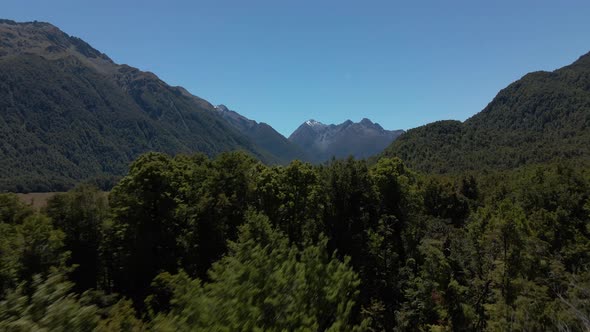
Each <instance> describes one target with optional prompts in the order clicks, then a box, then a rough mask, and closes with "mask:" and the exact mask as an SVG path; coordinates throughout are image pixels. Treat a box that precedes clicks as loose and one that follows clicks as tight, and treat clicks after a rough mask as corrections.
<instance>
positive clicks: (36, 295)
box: [0, 271, 143, 331]
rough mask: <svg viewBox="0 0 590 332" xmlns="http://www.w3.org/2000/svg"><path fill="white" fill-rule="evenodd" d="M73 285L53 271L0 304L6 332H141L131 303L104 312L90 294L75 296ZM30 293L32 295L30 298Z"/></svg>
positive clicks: (36, 279)
mask: <svg viewBox="0 0 590 332" xmlns="http://www.w3.org/2000/svg"><path fill="white" fill-rule="evenodd" d="M73 286H74V285H73V284H72V283H71V282H68V281H67V280H66V279H65V278H64V276H63V275H62V274H60V273H58V272H56V271H52V272H51V273H50V274H49V275H48V277H47V278H46V279H44V278H41V277H40V276H35V277H34V278H33V282H32V284H31V285H30V286H28V287H23V286H22V285H21V286H19V287H18V288H17V289H16V290H15V291H14V292H11V293H9V294H8V295H7V296H6V297H5V299H4V300H2V301H0V329H1V330H3V331H142V330H143V327H142V325H143V324H142V323H141V321H139V320H138V319H137V318H135V312H134V311H133V309H132V308H131V307H130V304H129V302H128V301H124V300H121V301H119V302H117V303H115V304H114V305H112V306H109V307H106V308H101V307H99V306H98V305H96V304H95V303H93V302H94V301H93V298H92V296H91V295H90V294H88V293H85V294H83V295H82V296H78V295H76V294H75V293H72V292H71V291H72V288H73ZM29 293H30V295H29Z"/></svg>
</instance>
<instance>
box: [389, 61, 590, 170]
mask: <svg viewBox="0 0 590 332" xmlns="http://www.w3.org/2000/svg"><path fill="white" fill-rule="evenodd" d="M384 155H386V156H398V157H400V158H401V159H403V160H404V161H406V162H407V163H408V165H410V166H411V167H414V168H416V169H417V170H421V171H426V172H436V173H451V172H458V171H465V170H481V169H510V168H515V167H518V166H522V165H527V164H533V163H542V162H547V161H556V160H571V159H576V160H580V161H581V162H586V161H588V160H589V159H590V54H586V55H584V56H582V57H580V58H579V59H578V60H577V61H576V62H574V63H573V64H571V65H569V66H566V67H563V68H561V69H558V70H556V71H553V72H535V73H530V74H527V75H525V76H524V77H523V78H522V79H520V80H518V81H516V82H514V83H512V84H511V85H509V86H508V87H507V88H505V89H504V90H502V91H500V92H499V93H498V95H497V96H496V97H495V98H494V100H492V102H490V104H489V105H488V106H487V107H486V108H485V109H484V110H483V111H481V112H480V113H478V114H476V115H474V116H473V117H471V118H470V119H468V120H466V121H465V122H464V123H461V122H458V121H440V122H435V123H431V124H428V125H425V126H422V127H419V128H416V129H412V130H409V131H408V132H407V133H406V134H404V135H402V136H400V138H399V139H398V140H396V141H395V142H394V143H393V144H392V145H391V146H389V147H388V148H387V149H386V151H385V152H384Z"/></svg>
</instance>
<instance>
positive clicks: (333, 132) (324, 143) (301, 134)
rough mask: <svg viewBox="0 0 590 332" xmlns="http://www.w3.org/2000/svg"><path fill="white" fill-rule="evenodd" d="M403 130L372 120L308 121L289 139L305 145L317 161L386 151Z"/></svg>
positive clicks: (367, 155) (356, 156) (305, 149)
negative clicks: (336, 122) (329, 122)
mask: <svg viewBox="0 0 590 332" xmlns="http://www.w3.org/2000/svg"><path fill="white" fill-rule="evenodd" d="M402 133H403V130H385V129H383V128H382V127H381V126H380V125H379V124H377V123H373V122H372V121H371V120H369V119H362V120H361V121H360V122H358V123H355V122H352V121H350V120H347V121H345V122H343V123H341V124H339V125H334V124H331V125H326V124H323V123H321V122H318V121H315V120H308V121H306V122H304V123H303V124H302V125H301V126H299V128H297V129H296V130H295V131H294V132H293V133H292V134H291V136H289V141H291V142H293V143H295V144H296V145H298V146H299V147H301V148H302V149H303V150H304V151H305V152H306V153H307V154H308V155H309V156H310V158H311V159H312V160H313V161H315V162H323V161H326V160H329V159H330V158H332V157H336V158H346V157H348V156H354V157H355V158H366V157H369V156H372V155H375V154H378V153H380V152H381V151H383V149H384V148H385V147H387V146H388V145H389V144H391V142H393V141H394V140H395V139H396V138H397V137H399V136H400V135H401V134H402Z"/></svg>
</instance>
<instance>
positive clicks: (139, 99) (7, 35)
mask: <svg viewBox="0 0 590 332" xmlns="http://www.w3.org/2000/svg"><path fill="white" fill-rule="evenodd" d="M235 149H240V150H245V151H248V152H250V153H251V154H253V155H254V156H256V157H258V158H260V159H262V160H264V161H268V162H276V161H278V160H279V159H280V158H278V157H276V156H273V155H272V153H270V152H268V151H265V150H264V149H262V148H260V147H257V146H256V144H254V143H253V142H252V140H251V139H250V138H248V137H247V136H246V135H244V134H242V133H240V131H239V130H236V129H235V128H234V127H233V126H231V125H229V124H228V123H227V122H226V121H225V120H223V118H222V117H220V116H219V114H218V112H217V111H216V109H215V107H214V106H213V105H211V104H210V103H209V102H207V101H206V100H203V99H201V98H198V97H196V96H193V95H191V94H190V93H188V92H187V91H186V90H185V89H183V88H181V87H173V86H169V85H168V84H166V83H165V82H163V81H162V80H160V79H159V78H158V77H157V76H156V75H154V74H153V73H150V72H143V71H140V70H138V69H136V68H133V67H130V66H128V65H119V64H116V63H114V62H113V61H112V60H111V59H110V58H109V57H108V56H107V55H105V54H103V53H101V52H99V51H98V50H96V49H94V48H92V47H91V46H90V45H88V44H87V43H86V42H84V41H83V40H81V39H79V38H76V37H72V36H69V35H67V34H66V33H64V32H62V31H61V30H59V29H58V28H57V27H55V26H53V25H51V24H49V23H40V22H28V23H16V22H14V21H9V20H0V191H54V190H64V189H66V188H68V187H71V186H72V185H74V184H75V183H78V182H79V181H81V180H87V179H94V180H97V181H99V180H100V181H109V179H111V178H112V177H113V176H118V175H122V174H124V173H125V172H126V169H127V165H128V164H129V162H130V161H132V160H133V159H134V158H136V157H137V156H138V155H139V154H141V153H144V152H146V151H152V150H154V151H162V152H166V153H169V154H177V153H193V152H196V151H200V152H203V153H205V154H207V155H214V154H217V153H219V152H222V151H228V150H235Z"/></svg>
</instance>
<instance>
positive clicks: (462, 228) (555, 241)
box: [0, 152, 590, 331]
mask: <svg viewBox="0 0 590 332" xmlns="http://www.w3.org/2000/svg"><path fill="white" fill-rule="evenodd" d="M589 263H590V174H589V173H588V169H587V168H581V167H574V166H566V165H563V164H558V163H555V164H546V165H537V166H527V167H524V168H520V169H516V170H512V171H497V172H489V173H486V174H483V173H480V174H475V175H458V176H452V177H451V176H432V175H425V174H421V173H418V172H415V171H413V170H411V169H409V168H408V167H406V166H405V165H404V163H403V162H402V161H401V160H400V159H397V158H382V159H380V160H379V161H378V162H376V163H375V164H371V165H369V164H367V163H366V162H365V161H359V160H353V159H348V160H334V161H332V162H330V163H328V164H326V165H321V166H312V165H310V164H306V163H301V162H297V161H295V162H292V163H291V164H289V165H287V166H266V165H264V164H262V163H260V162H258V161H256V160H255V159H253V158H251V157H249V156H248V155H246V154H244V153H239V152H234V153H225V154H222V155H220V156H218V157H216V158H215V159H209V158H208V157H206V156H205V155H191V156H187V155H178V156H176V157H170V156H168V155H165V154H160V153H148V154H144V155H142V156H141V157H140V158H138V159H137V160H136V161H135V162H134V163H133V164H132V165H131V166H130V170H129V173H128V174H127V175H126V176H125V177H124V178H123V179H122V180H121V181H120V182H118V184H117V185H116V186H115V188H114V189H113V190H112V191H111V192H110V193H108V194H105V193H104V192H102V191H100V190H98V189H97V188H95V187H92V186H89V185H81V186H78V187H77V188H75V189H73V190H72V191H70V192H68V193H64V194H58V195H56V196H54V197H53V198H51V199H50V200H49V201H48V203H47V206H46V207H45V208H43V209H42V210H41V211H35V210H33V209H32V208H31V207H29V206H27V205H24V204H23V203H22V202H20V201H19V200H18V198H17V197H16V196H15V195H13V194H2V195H0V299H1V300H0V330H7V331H32V330H51V331H73V330H76V331H92V330H97V331H117V330H121V331H143V330H154V331H176V330H179V331H193V330H209V331H324V330H329V331H382V330H387V331H467V330H469V331H483V330H486V331H549V330H553V331H581V330H587V329H589V328H590V323H589V322H590V271H589V270H588V267H589Z"/></svg>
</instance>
